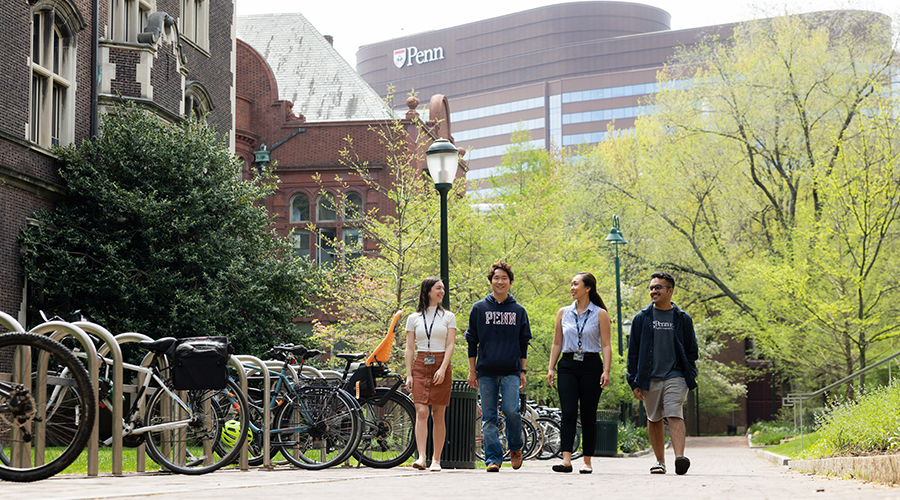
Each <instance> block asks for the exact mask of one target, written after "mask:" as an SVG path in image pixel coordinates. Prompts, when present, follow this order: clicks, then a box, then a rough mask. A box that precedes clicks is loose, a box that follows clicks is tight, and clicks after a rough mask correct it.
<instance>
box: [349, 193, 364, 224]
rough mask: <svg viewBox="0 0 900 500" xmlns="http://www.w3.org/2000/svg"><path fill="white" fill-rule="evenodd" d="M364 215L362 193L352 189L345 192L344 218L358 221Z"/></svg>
mask: <svg viewBox="0 0 900 500" xmlns="http://www.w3.org/2000/svg"><path fill="white" fill-rule="evenodd" d="M364 215H365V213H364V212H363V201H362V195H360V194H359V193H357V192H353V191H351V192H349V193H347V195H346V196H345V197H344V220H345V221H358V220H362V219H363V216H364Z"/></svg>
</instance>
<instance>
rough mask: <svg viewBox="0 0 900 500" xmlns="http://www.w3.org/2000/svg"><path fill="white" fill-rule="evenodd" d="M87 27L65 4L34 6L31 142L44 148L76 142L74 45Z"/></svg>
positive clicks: (63, 2) (40, 3)
mask: <svg viewBox="0 0 900 500" xmlns="http://www.w3.org/2000/svg"><path fill="white" fill-rule="evenodd" d="M83 28H84V26H83V25H82V23H81V18H80V16H79V15H78V12H77V10H75V8H74V6H73V5H71V4H70V3H69V2H66V1H62V0H61V1H50V0H42V1H38V2H37V3H35V6H34V8H33V10H32V23H31V110H30V115H29V116H30V120H29V121H30V123H29V128H28V131H29V139H30V140H31V141H32V142H34V143H36V144H38V145H40V146H43V147H50V146H60V145H66V144H69V143H71V142H72V141H73V140H74V139H75V130H74V123H75V95H74V83H75V56H76V53H75V42H76V37H75V35H76V33H77V32H78V31H81V30H82V29H83Z"/></svg>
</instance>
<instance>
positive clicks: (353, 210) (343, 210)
mask: <svg viewBox="0 0 900 500" xmlns="http://www.w3.org/2000/svg"><path fill="white" fill-rule="evenodd" d="M298 204H299V205H300V206H299V207H298ZM308 207H309V201H308V198H307V197H306V195H302V194H298V195H295V196H294V197H293V198H291V222H295V221H296V222H303V221H305V219H302V217H304V216H305V217H308V216H309V214H308V213H307V214H306V215H304V214H302V209H303V208H307V210H308ZM339 215H340V218H339V217H338V216H339ZM364 216H365V205H364V204H363V196H362V195H361V194H360V193H358V192H356V191H348V192H346V193H344V194H343V195H341V199H340V202H338V201H337V200H336V197H335V196H334V195H333V194H331V193H324V194H321V195H320V196H319V197H318V198H317V199H316V226H317V231H316V252H315V255H316V260H317V261H318V262H319V263H320V264H328V263H330V264H335V263H339V262H342V263H345V264H346V263H348V262H350V261H352V260H353V259H357V258H359V257H362V254H363V233H362V230H361V229H360V228H359V227H358V226H359V223H360V221H362V220H363V218H364ZM295 217H299V218H301V219H295ZM295 248H296V247H295Z"/></svg>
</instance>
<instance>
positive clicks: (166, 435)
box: [54, 337, 249, 475]
mask: <svg viewBox="0 0 900 500" xmlns="http://www.w3.org/2000/svg"><path fill="white" fill-rule="evenodd" d="M187 340H201V341H206V342H209V340H208V339H183V340H182V341H187ZM176 342H178V340H177V339H175V338H173V337H165V338H162V339H159V340H156V341H152V340H146V341H141V342H138V344H137V345H138V346H139V347H140V348H141V349H143V350H146V351H148V355H147V356H146V357H145V360H144V363H142V365H140V366H139V365H133V364H130V363H124V362H123V363H122V367H123V368H124V369H127V370H130V371H133V372H136V373H137V374H138V380H139V383H138V387H137V393H136V396H135V398H134V402H133V403H132V405H131V407H130V408H128V409H127V411H124V412H123V415H124V416H123V419H122V420H123V431H122V436H123V440H125V441H127V444H128V445H129V446H135V447H136V446H139V445H141V444H146V451H147V454H148V455H149V456H150V458H151V459H152V460H153V461H154V462H156V463H157V464H159V465H160V466H161V467H163V468H164V469H166V470H169V471H171V472H176V473H179V474H189V475H199V474H206V473H209V472H212V471H215V470H218V469H220V468H222V467H223V466H225V465H228V464H231V463H233V462H235V461H236V459H237V458H238V455H239V454H240V451H241V448H242V446H243V444H244V441H245V440H246V438H247V432H248V413H249V411H248V407H247V400H246V398H245V397H244V394H243V392H242V391H241V388H240V386H238V384H237V383H235V382H234V381H233V380H230V379H229V380H226V381H225V384H224V387H223V388H221V389H194V388H188V389H184V388H181V387H176V386H177V384H176V382H175V380H174V377H173V374H174V373H173V366H171V365H170V364H169V362H168V360H167V358H166V354H167V353H168V352H169V351H170V348H172V346H173V345H174V344H175V343H176ZM75 355H77V356H80V357H83V356H86V355H85V354H84V353H82V352H76V353H75ZM98 358H99V360H100V362H101V363H103V364H104V365H106V368H107V369H106V374H105V377H103V378H101V380H104V379H105V383H104V384H103V385H104V387H105V390H102V391H101V393H100V402H101V404H103V405H104V406H106V407H107V408H113V407H114V406H115V405H116V404H123V403H124V402H117V401H113V400H112V399H111V398H110V397H109V395H110V394H109V390H108V388H109V387H111V382H110V381H109V380H108V377H109V367H111V366H112V365H113V360H112V359H109V358H107V357H105V356H103V355H100V354H98ZM145 365H146V366H145ZM67 392H68V391H66V390H63V391H60V393H59V394H56V395H54V397H58V398H65V397H70V395H69V394H66V393H67ZM179 393H180V394H181V395H180V396H179ZM78 397H80V394H79V395H78ZM145 397H149V398H150V399H149V401H146V405H143V403H144V401H145ZM144 406H145V408H144ZM142 409H143V410H144V413H143V415H142V414H141V410H142ZM111 443H112V437H109V438H108V439H106V440H104V441H102V442H101V445H103V446H109V445H110V444H111Z"/></svg>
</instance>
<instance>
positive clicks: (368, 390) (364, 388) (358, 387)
mask: <svg viewBox="0 0 900 500" xmlns="http://www.w3.org/2000/svg"><path fill="white" fill-rule="evenodd" d="M343 389H344V390H345V391H347V392H349V393H350V395H351V396H353V397H356V398H368V397H372V396H374V395H375V379H374V378H372V367H371V366H366V365H363V364H360V365H359V367H358V368H357V369H356V370H355V371H354V372H353V375H351V376H350V380H348V381H347V382H346V383H345V384H344V387H343Z"/></svg>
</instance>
